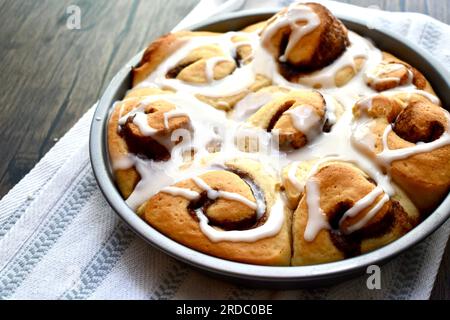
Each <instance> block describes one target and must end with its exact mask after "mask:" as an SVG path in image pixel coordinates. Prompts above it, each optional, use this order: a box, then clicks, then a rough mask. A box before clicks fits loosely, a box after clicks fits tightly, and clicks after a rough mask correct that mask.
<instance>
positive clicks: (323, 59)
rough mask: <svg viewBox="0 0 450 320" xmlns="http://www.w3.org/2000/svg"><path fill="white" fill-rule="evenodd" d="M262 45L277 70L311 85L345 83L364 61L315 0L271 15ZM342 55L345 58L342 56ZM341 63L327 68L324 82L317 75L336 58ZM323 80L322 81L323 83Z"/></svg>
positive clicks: (299, 81) (343, 30)
mask: <svg viewBox="0 0 450 320" xmlns="http://www.w3.org/2000/svg"><path fill="white" fill-rule="evenodd" d="M261 41H262V45H263V46H264V47H265V48H266V49H267V50H268V51H269V52H270V54H271V55H272V57H273V58H274V59H275V61H276V62H277V64H278V68H279V70H280V73H281V74H282V75H283V77H284V78H286V79H287V80H289V81H290V82H296V83H302V84H308V85H311V86H312V87H314V88H321V87H323V86H327V85H328V84H329V83H330V82H333V83H332V85H335V86H338V87H341V86H343V85H345V84H346V83H348V82H349V81H350V80H351V79H352V78H353V77H354V76H355V74H356V73H357V72H359V70H361V68H362V65H363V63H364V61H365V58H366V57H365V54H364V53H358V52H352V51H353V48H351V49H350V47H351V39H350V38H349V35H348V31H347V28H346V27H345V26H344V25H343V24H342V23H341V22H340V21H339V20H338V19H336V18H335V17H334V16H333V15H332V14H331V12H330V11H329V10H328V9H327V8H325V7H324V6H322V5H320V4H317V3H306V4H297V3H294V4H292V5H291V6H290V7H289V8H286V9H284V10H282V11H281V12H280V13H278V14H277V15H275V16H274V17H273V18H271V19H270V20H269V21H268V22H267V24H266V26H265V28H264V29H263V30H262V32H261ZM345 52H347V53H346V54H345V57H342V56H343V55H344V53H345ZM341 57H342V58H343V59H341V60H342V62H343V63H339V64H337V65H336V68H330V69H333V70H330V71H331V73H332V74H331V75H327V77H328V78H332V79H326V81H323V80H324V79H321V77H320V74H317V76H316V73H314V71H318V70H320V69H324V68H326V67H327V66H329V65H330V64H332V63H333V62H335V61H337V60H339V59H340V58H341ZM324 82H326V83H324Z"/></svg>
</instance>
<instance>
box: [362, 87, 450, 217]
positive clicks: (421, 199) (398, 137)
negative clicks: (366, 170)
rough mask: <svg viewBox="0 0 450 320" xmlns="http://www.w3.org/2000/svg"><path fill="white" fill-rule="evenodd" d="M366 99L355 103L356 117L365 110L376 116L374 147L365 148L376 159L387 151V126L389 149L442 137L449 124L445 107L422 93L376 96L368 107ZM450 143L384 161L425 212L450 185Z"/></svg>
mask: <svg viewBox="0 0 450 320" xmlns="http://www.w3.org/2000/svg"><path fill="white" fill-rule="evenodd" d="M363 110H366V106H364V103H362V104H361V103H358V104H356V106H355V109H354V114H355V116H356V118H359V117H360V116H361V113H362V112H366V113H367V114H368V116H369V117H371V118H373V122H372V123H373V125H372V126H371V127H370V128H371V131H372V133H373V135H374V137H375V146H374V149H372V150H368V149H365V150H364V151H365V152H367V153H368V154H369V155H370V156H372V157H374V158H375V160H376V159H377V156H378V154H380V153H381V152H383V151H385V146H384V144H383V135H384V133H385V130H386V128H387V126H391V127H392V132H391V133H390V134H389V135H387V144H388V147H389V150H399V149H404V148H411V147H414V146H416V144H417V143H430V142H433V141H436V140H437V139H439V138H440V137H441V136H442V135H443V134H444V132H446V131H447V130H448V129H449V128H448V117H447V116H446V114H445V110H444V109H443V108H442V107H440V106H438V105H435V104H433V103H432V102H431V101H429V100H428V99H426V98H424V97H422V96H419V95H409V96H408V97H404V96H403V95H399V97H386V96H382V95H379V96H376V97H374V98H372V102H371V107H370V108H369V109H368V110H366V111H363ZM449 157H450V146H448V145H445V146H442V147H439V148H435V149H433V150H431V151H428V152H418V153H415V154H413V155H411V156H408V157H406V158H404V159H398V160H397V159H394V161H392V162H390V163H384V162H381V165H382V166H385V167H386V170H388V171H389V173H390V174H391V176H392V178H393V180H394V181H395V182H396V183H397V184H399V186H400V187H402V188H403V189H404V190H405V191H406V192H407V193H408V195H409V196H410V197H411V199H412V200H413V202H414V203H415V204H416V205H417V207H418V208H419V209H421V210H422V211H423V212H424V213H427V212H431V211H432V210H433V209H434V208H435V207H436V206H437V205H438V204H439V203H440V201H441V200H442V198H443V197H444V196H445V195H446V194H447V193H448V192H449V189H450V161H449V160H448V159H449Z"/></svg>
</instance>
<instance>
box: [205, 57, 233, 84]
mask: <svg viewBox="0 0 450 320" xmlns="http://www.w3.org/2000/svg"><path fill="white" fill-rule="evenodd" d="M220 62H233V61H232V60H230V59H229V58H225V57H214V58H210V59H208V60H207V61H206V65H205V74H206V81H208V82H209V83H211V82H213V81H214V68H215V67H216V65H217V64H218V63H220Z"/></svg>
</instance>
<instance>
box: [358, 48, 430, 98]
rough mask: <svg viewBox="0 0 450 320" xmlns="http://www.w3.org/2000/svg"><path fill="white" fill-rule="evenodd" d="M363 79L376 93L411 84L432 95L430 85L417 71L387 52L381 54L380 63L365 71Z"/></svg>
mask: <svg viewBox="0 0 450 320" xmlns="http://www.w3.org/2000/svg"><path fill="white" fill-rule="evenodd" d="M365 78H366V83H367V84H368V85H369V86H370V87H371V88H373V89H374V90H376V91H378V92H381V91H386V90H390V89H393V88H396V87H399V86H400V87H401V86H406V85H411V84H412V85H414V86H415V87H416V88H417V89H419V90H424V91H426V92H428V93H430V94H434V91H433V88H432V87H431V85H430V83H429V82H428V80H427V79H426V78H425V77H424V76H423V74H422V73H421V72H420V71H419V70H417V69H416V68H414V67H412V66H411V65H409V64H408V63H406V62H403V61H401V60H400V59H397V58H396V57H394V56H393V55H391V54H389V53H387V52H383V61H382V62H381V63H379V64H378V65H377V66H376V67H374V68H371V69H369V70H367V72H366V74H365Z"/></svg>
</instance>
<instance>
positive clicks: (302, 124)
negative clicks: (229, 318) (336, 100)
mask: <svg viewBox="0 0 450 320" xmlns="http://www.w3.org/2000/svg"><path fill="white" fill-rule="evenodd" d="M284 114H288V115H289V116H290V117H291V120H292V124H293V125H294V128H295V129H297V130H298V131H300V132H301V133H303V134H304V135H305V136H306V138H307V139H308V142H311V141H312V140H313V139H314V138H315V137H316V136H317V135H319V133H320V131H321V129H322V126H323V123H324V119H322V118H321V117H319V115H318V114H317V112H316V111H315V110H314V107H313V106H310V105H300V106H298V107H295V108H291V109H289V110H288V111H286V112H285V113H284Z"/></svg>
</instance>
